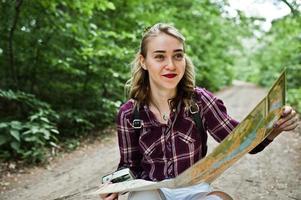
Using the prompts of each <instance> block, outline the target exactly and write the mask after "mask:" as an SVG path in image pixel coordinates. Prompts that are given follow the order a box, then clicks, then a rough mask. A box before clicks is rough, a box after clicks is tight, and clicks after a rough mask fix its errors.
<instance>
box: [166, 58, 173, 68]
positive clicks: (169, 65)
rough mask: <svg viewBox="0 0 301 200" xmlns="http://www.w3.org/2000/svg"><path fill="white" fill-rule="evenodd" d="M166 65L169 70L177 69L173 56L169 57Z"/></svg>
mask: <svg viewBox="0 0 301 200" xmlns="http://www.w3.org/2000/svg"><path fill="white" fill-rule="evenodd" d="M165 67H166V68H167V69H169V70H174V69H175V65H174V62H173V60H172V58H169V59H167V63H166V65H165Z"/></svg>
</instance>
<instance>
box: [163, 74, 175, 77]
mask: <svg viewBox="0 0 301 200" xmlns="http://www.w3.org/2000/svg"><path fill="white" fill-rule="evenodd" d="M163 76H164V77H166V78H174V77H176V76H177V74H164V75H163Z"/></svg>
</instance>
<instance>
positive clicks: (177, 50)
mask: <svg viewBox="0 0 301 200" xmlns="http://www.w3.org/2000/svg"><path fill="white" fill-rule="evenodd" d="M173 52H184V50H183V49H176V50H174V51H173Z"/></svg>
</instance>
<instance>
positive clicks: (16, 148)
mask: <svg viewBox="0 0 301 200" xmlns="http://www.w3.org/2000/svg"><path fill="white" fill-rule="evenodd" d="M10 146H11V147H12V148H13V149H14V150H15V151H16V152H18V153H19V152H20V143H19V142H16V141H13V142H11V143H10Z"/></svg>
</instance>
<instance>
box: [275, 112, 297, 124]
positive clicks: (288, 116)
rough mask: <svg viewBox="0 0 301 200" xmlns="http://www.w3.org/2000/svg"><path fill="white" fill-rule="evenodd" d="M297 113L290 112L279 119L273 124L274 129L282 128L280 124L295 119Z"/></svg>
mask: <svg viewBox="0 0 301 200" xmlns="http://www.w3.org/2000/svg"><path fill="white" fill-rule="evenodd" d="M296 115H297V113H296V111H294V110H292V111H291V112H290V114H289V115H286V116H283V117H281V118H280V119H279V120H278V121H277V122H276V123H275V127H280V126H282V124H284V123H286V122H287V121H289V120H291V119H293V118H294V117H296Z"/></svg>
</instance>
